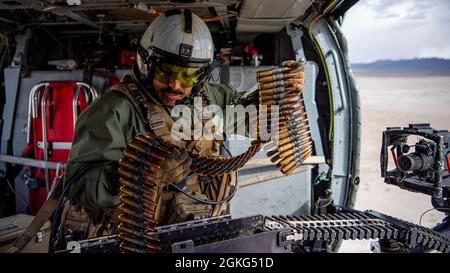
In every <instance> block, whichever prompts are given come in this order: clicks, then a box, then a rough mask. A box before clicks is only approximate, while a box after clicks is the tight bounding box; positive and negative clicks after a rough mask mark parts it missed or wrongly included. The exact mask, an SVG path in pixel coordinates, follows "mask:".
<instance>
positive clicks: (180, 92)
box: [160, 86, 184, 95]
mask: <svg viewBox="0 0 450 273" xmlns="http://www.w3.org/2000/svg"><path fill="white" fill-rule="evenodd" d="M160 92H161V93H166V92H170V93H174V94H177V95H183V94H184V92H183V90H181V89H173V88H172V87H170V86H168V87H164V88H162V89H161V91H160Z"/></svg>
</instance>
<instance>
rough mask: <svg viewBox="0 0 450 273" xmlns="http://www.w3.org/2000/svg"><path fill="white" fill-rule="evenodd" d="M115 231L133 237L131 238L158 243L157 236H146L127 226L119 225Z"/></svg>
mask: <svg viewBox="0 0 450 273" xmlns="http://www.w3.org/2000/svg"><path fill="white" fill-rule="evenodd" d="M117 229H118V230H119V231H120V232H124V233H128V234H130V235H133V236H139V237H143V238H146V239H148V240H151V241H155V242H159V239H158V237H157V236H153V235H149V234H147V233H145V232H143V231H138V230H135V229H133V228H131V227H129V226H127V225H124V224H123V223H120V224H119V226H118V227H117Z"/></svg>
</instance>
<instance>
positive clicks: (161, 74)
mask: <svg viewBox="0 0 450 273" xmlns="http://www.w3.org/2000/svg"><path fill="white" fill-rule="evenodd" d="M199 71H200V70H199V69H198V68H186V67H180V66H175V65H170V64H164V63H163V64H158V65H157V67H156V68H155V75H154V78H153V88H154V90H155V94H156V96H158V98H159V99H160V100H161V101H162V103H163V104H164V105H166V106H169V107H173V106H175V104H176V102H177V101H179V100H182V99H184V98H185V97H187V96H189V95H190V94H191V91H192V86H193V85H194V84H196V83H197V80H198V74H199Z"/></svg>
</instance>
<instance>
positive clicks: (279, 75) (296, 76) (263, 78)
mask: <svg viewBox="0 0 450 273" xmlns="http://www.w3.org/2000/svg"><path fill="white" fill-rule="evenodd" d="M302 77H303V78H304V73H302V72H294V73H274V74H272V75H270V76H261V77H258V78H256V81H257V82H258V83H269V82H273V81H279V80H286V79H291V78H292V79H298V80H302Z"/></svg>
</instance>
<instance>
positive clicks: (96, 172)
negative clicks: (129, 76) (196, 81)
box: [65, 84, 250, 222]
mask: <svg viewBox="0 0 450 273" xmlns="http://www.w3.org/2000/svg"><path fill="white" fill-rule="evenodd" d="M138 86H139V85H138ZM139 88H142V89H143V87H142V86H140V87H139ZM114 89H115V88H114V87H112V88H111V90H110V91H108V92H106V93H105V94H103V95H102V96H100V97H99V98H98V99H97V100H95V101H94V102H93V103H92V104H91V105H90V106H89V107H88V108H87V109H86V110H84V111H83V112H82V113H81V115H80V117H79V119H78V121H77V123H76V127H75V136H74V140H73V144H72V149H71V151H70V155H69V161H68V163H67V166H66V172H65V182H66V183H67V182H68V181H69V180H71V179H73V178H74V177H75V176H78V175H79V174H78V173H79V172H80V171H81V170H82V169H84V168H86V167H88V166H91V165H93V164H95V163H101V162H106V163H108V161H110V163H109V164H107V165H103V166H98V165H96V166H95V167H91V168H87V171H86V172H85V173H84V174H82V175H81V177H79V178H78V177H77V179H76V181H74V183H73V185H72V186H71V188H70V190H69V193H68V199H69V200H70V201H71V203H73V204H76V205H81V206H82V207H83V208H84V209H85V210H86V211H87V212H88V213H89V214H90V215H91V217H92V218H93V220H94V221H95V222H97V221H100V219H101V217H102V215H103V213H104V211H105V210H107V209H110V208H112V207H114V206H116V205H118V203H119V196H118V194H119V182H118V180H119V174H118V172H117V170H118V160H119V159H120V158H122V153H123V150H124V149H125V148H126V144H127V142H128V141H129V140H131V139H132V138H133V137H134V136H135V135H136V134H137V133H146V132H147V129H146V125H145V123H144V121H143V120H142V119H141V118H140V116H139V115H138V113H137V112H136V111H135V108H134V106H133V104H132V103H131V102H130V101H129V99H128V98H127V97H126V96H125V95H124V94H122V93H120V92H119V91H115V90H114ZM145 91H146V94H148V95H149V97H150V98H151V99H152V100H153V102H155V103H158V104H159V105H161V103H160V102H159V100H157V99H156V98H155V97H153V96H152V94H151V92H150V91H149V90H145ZM207 91H208V92H207V93H208V97H209V99H210V102H211V103H212V104H216V105H219V106H220V107H221V108H222V109H225V107H226V105H231V104H242V102H243V100H244V99H245V97H246V96H248V95H249V94H250V92H246V93H238V92H236V90H234V89H233V88H231V87H230V86H228V85H223V84H209V85H208V86H207ZM77 174H78V175H77ZM74 180H75V179H74Z"/></svg>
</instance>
